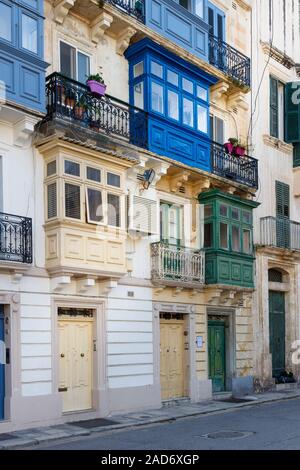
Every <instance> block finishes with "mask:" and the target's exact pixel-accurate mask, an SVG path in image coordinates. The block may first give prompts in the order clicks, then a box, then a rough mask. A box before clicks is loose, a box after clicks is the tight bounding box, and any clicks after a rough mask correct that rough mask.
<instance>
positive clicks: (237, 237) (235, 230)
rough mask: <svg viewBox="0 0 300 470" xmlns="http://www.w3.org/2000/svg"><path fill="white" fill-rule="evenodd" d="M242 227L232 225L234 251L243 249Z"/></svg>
mask: <svg viewBox="0 0 300 470" xmlns="http://www.w3.org/2000/svg"><path fill="white" fill-rule="evenodd" d="M240 238H241V237H240V228H239V227H237V226H236V225H233V226H232V251H238V252H240V251H241V240H240Z"/></svg>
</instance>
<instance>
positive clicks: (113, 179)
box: [107, 173, 121, 188]
mask: <svg viewBox="0 0 300 470" xmlns="http://www.w3.org/2000/svg"><path fill="white" fill-rule="evenodd" d="M107 184H109V185H110V186H115V187H116V188H119V187H120V186H121V177H120V175H115V174H114V173H107Z"/></svg>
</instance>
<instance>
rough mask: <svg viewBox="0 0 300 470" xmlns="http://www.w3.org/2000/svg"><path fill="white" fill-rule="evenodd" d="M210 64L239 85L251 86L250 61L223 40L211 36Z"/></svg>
mask: <svg viewBox="0 0 300 470" xmlns="http://www.w3.org/2000/svg"><path fill="white" fill-rule="evenodd" d="M208 41H209V63H210V64H212V65H214V66H215V67H217V68H218V69H219V70H221V71H222V72H224V73H226V75H229V76H230V77H231V78H233V79H234V80H237V81H238V82H239V83H241V84H243V85H246V86H250V83H251V80H250V59H249V57H247V56H245V55H244V54H242V53H241V52H239V51H238V50H237V49H235V48H234V47H232V46H230V45H229V44H227V43H226V42H224V41H222V40H221V39H219V38H217V37H216V36H213V35H212V34H210V35H209V40H208Z"/></svg>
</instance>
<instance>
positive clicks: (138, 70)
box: [133, 61, 144, 78]
mask: <svg viewBox="0 0 300 470" xmlns="http://www.w3.org/2000/svg"><path fill="white" fill-rule="evenodd" d="M143 73H144V62H143V61H142V62H138V63H137V64H135V65H134V66H133V76H134V78H136V77H139V76H140V75H143Z"/></svg>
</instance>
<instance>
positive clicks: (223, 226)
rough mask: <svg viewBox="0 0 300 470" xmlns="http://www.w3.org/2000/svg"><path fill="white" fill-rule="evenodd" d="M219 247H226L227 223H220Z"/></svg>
mask: <svg viewBox="0 0 300 470" xmlns="http://www.w3.org/2000/svg"><path fill="white" fill-rule="evenodd" d="M220 247H221V248H224V249H225V250H227V249H228V225H227V224H224V223H220Z"/></svg>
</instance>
